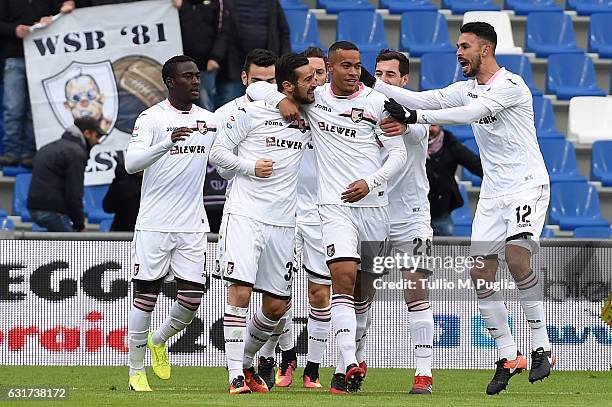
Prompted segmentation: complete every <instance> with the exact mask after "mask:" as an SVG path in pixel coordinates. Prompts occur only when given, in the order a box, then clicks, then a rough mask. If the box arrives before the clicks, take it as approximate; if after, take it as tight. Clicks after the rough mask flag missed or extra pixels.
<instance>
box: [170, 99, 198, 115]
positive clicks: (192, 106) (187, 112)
mask: <svg viewBox="0 0 612 407" xmlns="http://www.w3.org/2000/svg"><path fill="white" fill-rule="evenodd" d="M164 102H165V104H166V106H167V107H169V108H170V109H172V111H174V112H176V113H180V114H191V113H193V112H194V110H195V103H194V104H192V105H191V110H188V111H187V110H179V109H177V108H176V107H174V106H172V103H170V101H169V100H168V99H166V100H164Z"/></svg>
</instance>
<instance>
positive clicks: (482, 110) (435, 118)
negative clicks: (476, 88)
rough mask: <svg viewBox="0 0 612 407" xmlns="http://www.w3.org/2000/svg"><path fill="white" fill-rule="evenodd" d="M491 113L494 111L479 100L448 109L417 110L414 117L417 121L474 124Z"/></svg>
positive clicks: (424, 122) (423, 122) (441, 123)
mask: <svg viewBox="0 0 612 407" xmlns="http://www.w3.org/2000/svg"><path fill="white" fill-rule="evenodd" d="M491 114H492V112H491V111H490V110H489V108H488V107H486V106H485V105H483V104H481V103H479V102H472V103H470V104H469V105H465V106H460V107H451V108H448V109H441V110H416V111H415V114H414V116H413V117H414V119H416V123H422V124H439V125H444V124H447V125H460V124H472V123H473V122H475V121H478V120H480V119H482V118H483V117H486V116H490V115H491Z"/></svg>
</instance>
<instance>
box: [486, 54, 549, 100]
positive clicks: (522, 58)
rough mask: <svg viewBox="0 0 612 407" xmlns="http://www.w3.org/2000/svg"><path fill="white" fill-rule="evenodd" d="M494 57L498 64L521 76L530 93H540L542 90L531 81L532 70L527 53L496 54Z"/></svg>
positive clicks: (537, 94)
mask: <svg viewBox="0 0 612 407" xmlns="http://www.w3.org/2000/svg"><path fill="white" fill-rule="evenodd" d="M496 59H497V64H498V65H499V66H503V67H504V68H506V69H507V70H508V71H510V72H512V73H515V74H517V75H519V76H521V77H522V78H523V80H524V81H525V83H526V84H527V86H529V90H530V91H531V94H532V95H534V96H539V95H541V94H542V91H541V90H540V89H538V88H537V87H536V86H535V83H533V71H532V69H531V62H529V58H528V57H527V55H509V54H506V55H496Z"/></svg>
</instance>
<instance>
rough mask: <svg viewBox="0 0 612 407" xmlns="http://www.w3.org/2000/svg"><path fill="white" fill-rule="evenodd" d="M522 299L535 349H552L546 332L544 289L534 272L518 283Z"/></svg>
mask: <svg viewBox="0 0 612 407" xmlns="http://www.w3.org/2000/svg"><path fill="white" fill-rule="evenodd" d="M516 287H517V288H518V290H519V298H520V299H521V307H522V308H523V312H524V313H525V317H526V318H527V322H529V326H530V327H531V334H532V342H533V343H532V347H533V349H534V350H535V349H537V348H540V347H542V348H544V350H545V351H549V350H550V349H551V346H550V340H549V339H548V332H547V330H546V315H545V314H544V304H543V303H542V287H541V285H540V281H539V279H538V275H537V274H536V273H534V271H533V270H531V272H530V273H529V275H528V276H527V277H525V278H524V279H523V280H521V281H517V282H516Z"/></svg>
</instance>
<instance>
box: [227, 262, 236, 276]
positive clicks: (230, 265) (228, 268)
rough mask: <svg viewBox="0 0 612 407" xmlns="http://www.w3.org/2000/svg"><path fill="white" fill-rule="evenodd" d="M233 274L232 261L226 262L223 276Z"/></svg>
mask: <svg viewBox="0 0 612 407" xmlns="http://www.w3.org/2000/svg"><path fill="white" fill-rule="evenodd" d="M233 272H234V262H233V261H228V262H227V268H226V269H225V274H227V275H228V276H229V275H230V274H232V273H233Z"/></svg>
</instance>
